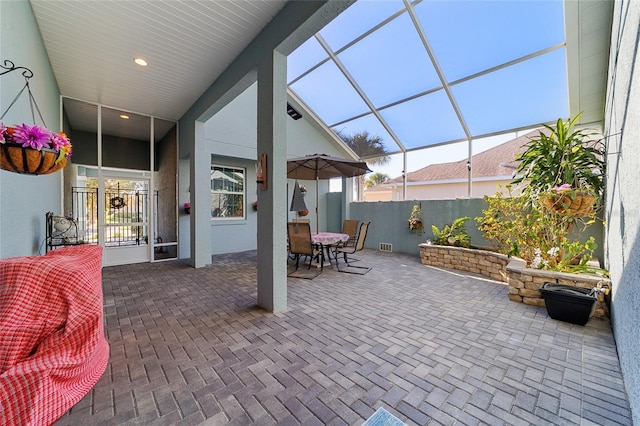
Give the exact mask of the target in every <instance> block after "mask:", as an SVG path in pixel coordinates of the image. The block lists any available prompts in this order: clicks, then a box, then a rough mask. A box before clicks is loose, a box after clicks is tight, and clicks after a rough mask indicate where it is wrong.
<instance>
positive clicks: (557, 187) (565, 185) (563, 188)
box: [553, 183, 571, 192]
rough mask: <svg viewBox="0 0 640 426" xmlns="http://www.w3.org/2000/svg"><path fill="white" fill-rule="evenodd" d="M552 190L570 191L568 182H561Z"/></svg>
mask: <svg viewBox="0 0 640 426" xmlns="http://www.w3.org/2000/svg"><path fill="white" fill-rule="evenodd" d="M553 190H554V191H556V192H564V191H571V185H570V184H568V183H563V184H562V185H560V186H556V187H555V188H553Z"/></svg>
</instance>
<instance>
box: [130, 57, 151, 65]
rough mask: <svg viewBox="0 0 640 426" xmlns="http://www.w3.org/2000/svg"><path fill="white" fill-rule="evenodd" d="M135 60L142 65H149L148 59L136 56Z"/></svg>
mask: <svg viewBox="0 0 640 426" xmlns="http://www.w3.org/2000/svg"><path fill="white" fill-rule="evenodd" d="M133 62H135V63H136V64H138V65H140V66H141V67H146V66H147V65H149V64H147V61H145V60H144V59H142V58H135V59H134V60H133Z"/></svg>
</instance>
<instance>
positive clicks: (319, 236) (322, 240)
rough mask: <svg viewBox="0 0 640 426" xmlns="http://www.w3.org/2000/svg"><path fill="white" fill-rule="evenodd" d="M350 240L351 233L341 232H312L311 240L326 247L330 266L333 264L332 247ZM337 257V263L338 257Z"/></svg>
mask: <svg viewBox="0 0 640 426" xmlns="http://www.w3.org/2000/svg"><path fill="white" fill-rule="evenodd" d="M348 240H349V234H342V233H340V232H312V233H311V241H313V244H318V245H320V246H321V247H322V248H323V249H326V252H327V257H328V258H329V266H331V248H332V247H336V246H338V245H340V244H342V243H346V242H347V241H348ZM334 259H336V263H337V262H338V259H337V258H335V257H334Z"/></svg>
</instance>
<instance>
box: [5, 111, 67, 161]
mask: <svg viewBox="0 0 640 426" xmlns="http://www.w3.org/2000/svg"><path fill="white" fill-rule="evenodd" d="M0 148H1V150H2V151H1V152H2V158H1V161H0V166H1V167H2V169H5V170H9V171H14V172H18V173H30V174H46V173H52V172H54V171H56V170H59V169H61V168H62V167H64V165H65V164H66V160H67V158H69V157H70V156H71V142H70V141H69V137H68V136H67V135H66V134H64V133H63V132H59V133H54V132H51V131H50V130H48V129H46V128H45V127H42V126H38V125H33V126H30V125H28V124H24V123H23V124H19V125H15V126H5V125H4V124H3V123H0Z"/></svg>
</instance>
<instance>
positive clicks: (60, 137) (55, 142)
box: [51, 132, 70, 151]
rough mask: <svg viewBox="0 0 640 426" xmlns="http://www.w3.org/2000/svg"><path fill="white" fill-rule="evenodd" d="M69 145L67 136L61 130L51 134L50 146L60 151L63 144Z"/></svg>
mask: <svg viewBox="0 0 640 426" xmlns="http://www.w3.org/2000/svg"><path fill="white" fill-rule="evenodd" d="M67 145H70V143H69V138H68V137H67V135H66V134H64V133H63V132H60V133H52V134H51V148H52V149H55V150H56V151H60V150H61V149H63V148H64V147H65V146H67Z"/></svg>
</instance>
